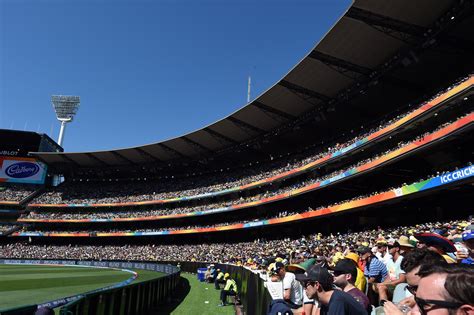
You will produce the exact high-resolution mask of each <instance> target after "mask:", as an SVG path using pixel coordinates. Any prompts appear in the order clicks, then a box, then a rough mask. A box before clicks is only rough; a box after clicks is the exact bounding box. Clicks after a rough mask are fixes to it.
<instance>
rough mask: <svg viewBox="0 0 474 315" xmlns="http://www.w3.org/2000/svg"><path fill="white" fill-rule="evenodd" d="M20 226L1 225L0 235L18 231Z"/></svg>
mask: <svg viewBox="0 0 474 315" xmlns="http://www.w3.org/2000/svg"><path fill="white" fill-rule="evenodd" d="M17 228H18V226H16V225H13V224H3V223H0V235H6V234H9V233H10V232H11V231H13V230H16V229H17Z"/></svg>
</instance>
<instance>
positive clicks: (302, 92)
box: [32, 0, 474, 171]
mask: <svg viewBox="0 0 474 315" xmlns="http://www.w3.org/2000/svg"><path fill="white" fill-rule="evenodd" d="M466 6H467V8H466ZM466 10H467V11H468V13H466ZM466 16H467V17H466ZM458 17H459V19H461V18H462V19H464V20H463V22H462V23H460V22H459V21H458V20H457V19H458ZM465 21H467V22H465ZM456 23H457V24H456ZM471 24H472V3H471V2H469V1H455V0H437V1H432V0H419V1H411V0H390V1H388V0H385V1H379V0H357V1H354V3H353V4H352V6H351V7H349V9H348V10H347V11H346V12H345V14H344V15H343V16H342V17H341V18H340V19H339V20H338V21H337V23H336V24H335V25H334V26H333V27H332V28H331V29H330V30H329V32H328V33H327V34H326V36H324V38H323V39H322V40H321V41H320V42H319V43H318V44H317V45H316V46H315V48H313V49H312V50H311V51H310V52H309V53H308V55H307V56H306V57H304V58H303V59H302V60H301V61H300V62H299V63H298V64H297V65H296V66H295V67H294V68H293V69H292V70H290V72H289V73H288V74H287V75H286V76H284V77H283V78H282V79H281V80H280V81H278V82H277V83H276V84H275V85H273V86H272V87H270V88H269V89H268V90H267V91H265V92H264V93H263V94H262V95H260V96H259V97H257V98H256V99H255V100H254V101H252V102H251V103H249V104H247V105H245V106H244V107H242V108H241V109H240V110H238V111H236V112H234V113H233V114H231V115H229V116H228V117H225V118H223V119H221V120H219V121H217V122H215V123H213V124H211V125H208V126H206V127H203V128H202V129H199V130H197V131H194V132H191V133H189V134H186V135H183V136H181V137H177V138H174V139H169V140H166V141H163V142H159V143H153V144H149V145H143V146H139V147H132V148H125V149H117V150H108V151H96V152H81V153H43V152H41V153H32V155H35V156H36V157H38V158H39V159H41V160H42V161H44V162H46V163H47V164H48V165H50V167H52V168H53V169H56V170H63V171H64V170H67V169H77V168H94V167H111V166H127V165H140V164H144V163H156V162H158V163H161V162H169V161H172V160H176V159H180V158H196V157H201V156H205V155H207V156H209V155H212V154H215V153H216V152H219V151H221V150H224V149H227V148H230V147H233V146H235V145H238V144H241V143H243V142H246V141H249V140H252V139H255V138H257V137H261V136H263V135H265V134H268V133H275V132H278V130H279V129H281V128H284V127H285V126H289V125H291V124H296V123H297V122H298V121H301V120H302V119H305V117H309V116H311V115H313V117H314V115H318V113H319V112H326V111H327V112H329V111H331V110H334V107H335V106H336V105H337V106H338V113H339V115H343V116H346V119H358V118H359V117H361V115H364V114H366V113H367V112H374V113H375V112H382V111H383V108H374V107H372V108H370V107H369V108H363V106H360V104H359V106H350V107H349V106H344V101H347V100H349V99H351V98H352V96H353V94H351V93H353V92H354V91H355V92H356V93H357V94H359V96H360V94H365V91H367V90H369V89H372V88H373V87H374V86H376V85H377V87H376V88H377V92H376V94H377V95H378V96H379V97H381V95H383V94H384V92H388V90H390V93H395V94H397V93H400V94H403V93H412V94H411V95H416V94H414V93H416V92H417V91H416V89H417V88H418V86H417V84H422V82H424V81H426V79H428V78H430V76H433V71H436V70H437V69H436V65H437V64H438V65H439V61H440V60H443V62H444V60H449V59H452V58H453V57H452V56H453V55H452V51H453V50H463V51H465V50H468V51H469V52H470V53H471V55H470V56H471V57H472V47H474V45H473V43H472V42H471V41H470V40H471V33H470V32H471V31H472V29H471V28H470V26H471ZM446 29H448V31H446ZM435 42H443V43H446V44H447V46H449V48H450V49H447V50H446V51H437V52H436V54H433V53H431V54H424V55H423V56H421V54H422V53H421V50H422V49H425V48H426V50H428V49H429V47H430V46H431V45H433V44H434V43H435ZM417 49H418V50H417ZM438 50H439V49H438ZM450 54H451V55H450ZM421 58H423V61H425V60H428V61H427V62H420V60H419V59H421ZM440 58H441V59H440ZM471 59H472V58H471ZM458 62H460V61H459V60H458ZM400 64H401V65H402V66H403V67H402V68H403V69H400V67H399V66H400ZM411 64H417V65H416V66H417V67H421V64H423V66H424V68H423V69H420V68H416V67H415V68H410V67H408V66H409V65H411ZM394 65H397V66H398V68H397V69H396V70H397V71H396V72H395V71H394ZM440 67H442V65H441V66H440ZM450 67H451V65H450V64H449V62H448V63H447V64H446V69H449V68H450ZM433 68H434V69H433ZM428 70H430V72H429V73H428V72H427V71H428ZM438 70H439V69H438ZM394 88H397V90H394ZM418 93H419V91H418ZM384 95H387V94H384ZM389 95H391V94H389ZM222 101H224V102H225V100H222ZM341 103H342V106H341ZM365 103H367V99H365ZM352 105H353V104H352ZM363 105H364V106H368V105H372V104H363ZM382 107H383V106H382Z"/></svg>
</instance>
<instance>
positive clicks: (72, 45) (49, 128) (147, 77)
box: [0, 0, 351, 151]
mask: <svg viewBox="0 0 474 315" xmlns="http://www.w3.org/2000/svg"><path fill="white" fill-rule="evenodd" d="M350 3H351V2H350V1H348V0H345V1H343V0H321V1H319V0H312V1H310V0H288V1H282V0H275V1H258V0H253V1H250V0H240V1H233V0H229V1H222V0H220V1H218V0H200V1H197V0H195V1H177V0H176V1H171V0H154V1H152V0H134V1H132V0H130V1H121V0H118V1H113V0H81V1H79V0H76V1H75V0H68V1H63V0H0V128H6V129H10V128H13V129H19V130H24V129H25V128H26V130H31V131H39V132H43V133H47V134H50V135H51V136H52V138H53V139H57V136H58V132H59V123H58V122H57V121H56V119H55V114H54V111H53V108H52V105H51V103H50V98H51V95H54V94H61V95H79V96H80V97H81V107H80V109H79V111H78V114H77V116H76V120H75V121H74V122H73V123H71V124H70V125H69V126H68V127H67V131H66V135H65V143H64V146H65V149H66V151H92V150H107V149H113V148H123V147H129V146H136V145H141V144H147V143H153V142H157V141H161V140H166V139H169V138H172V137H176V136H180V135H183V134H185V133H187V132H190V131H193V130H196V129H199V128H201V127H203V126H205V125H208V124H210V123H212V122H214V121H216V120H218V119H220V118H223V117H225V116H227V115H229V114H231V113H232V112H234V111H235V110H237V109H239V108H241V107H242V106H244V105H245V104H246V94H247V77H248V75H251V77H252V98H255V97H256V96H257V95H259V94H260V93H262V92H264V91H265V90H266V89H268V88H269V87H271V86H272V85H273V84H274V83H275V82H277V81H278V80H279V79H280V78H281V77H282V76H283V75H284V74H286V73H287V72H288V71H289V70H290V69H291V68H292V67H293V66H294V65H295V64H296V63H297V62H298V61H299V60H300V59H301V58H302V57H304V56H305V55H306V54H307V53H308V52H309V50H310V49H311V48H312V47H313V46H314V45H315V44H316V43H317V42H318V41H319V40H320V39H321V38H322V36H324V34H325V33H326V32H327V31H328V30H329V29H330V27H331V26H332V25H333V24H334V23H335V22H336V21H337V19H338V18H339V17H340V16H341V15H342V14H343V12H344V11H345V10H346V9H347V7H348V6H349V5H350Z"/></svg>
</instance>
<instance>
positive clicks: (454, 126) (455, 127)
mask: <svg viewBox="0 0 474 315" xmlns="http://www.w3.org/2000/svg"><path fill="white" fill-rule="evenodd" d="M472 122H474V113H471V114H469V115H468V116H465V117H463V118H460V119H458V120H457V121H455V122H453V123H451V124H449V125H447V126H445V127H444V128H442V129H440V130H438V131H435V132H433V133H431V134H428V135H426V136H425V137H423V138H421V139H419V140H417V141H414V142H412V143H410V144H407V145H405V146H404V147H402V148H399V149H397V150H394V151H392V152H389V153H387V154H385V155H382V156H380V157H378V158H377V159H374V160H372V161H370V162H368V163H366V164H362V165H360V166H358V167H355V168H352V169H349V170H347V171H345V172H344V173H340V174H337V175H335V176H333V177H330V178H328V179H326V180H323V181H320V182H316V183H313V184H310V185H307V186H304V187H301V188H298V189H295V190H292V191H289V192H285V193H282V194H279V195H275V196H272V197H268V198H264V199H260V200H255V201H251V202H246V203H241V204H237V205H232V206H230V207H224V208H217V209H209V210H202V211H195V212H189V213H181V214H168V215H161V216H148V217H130V218H115V219H69V220H66V219H62V220H61V219H19V220H18V222H27V223H33V222H49V223H66V222H67V223H83V222H120V221H122V222H123V221H154V220H164V219H176V218H183V217H189V216H201V215H208V214H213V213H219V212H227V211H232V210H237V209H242V208H249V207H254V206H256V205H263V204H267V203H270V202H275V201H277V200H283V199H287V198H290V197H293V196H297V195H300V194H303V193H307V192H310V191H314V190H317V189H320V188H322V187H325V186H328V185H330V184H332V183H335V182H338V181H340V180H343V179H347V178H349V177H350V176H353V175H356V174H357V175H360V174H361V173H364V172H367V171H370V170H372V169H374V168H376V167H378V166H380V165H382V164H385V163H388V162H390V161H392V160H394V159H395V158H398V157H400V156H402V155H405V154H408V153H409V152H412V151H415V150H418V149H420V148H422V147H424V146H426V145H428V144H431V143H432V142H434V141H436V140H438V139H441V138H444V137H447V136H449V135H450V134H452V133H454V132H456V131H459V130H460V129H463V128H464V127H466V126H467V125H470V124H471V123H472ZM453 176H454V177H456V175H453ZM451 179H452V178H450V179H448V178H446V179H445V180H446V181H448V180H451Z"/></svg>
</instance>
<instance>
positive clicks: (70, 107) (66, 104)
mask: <svg viewBox="0 0 474 315" xmlns="http://www.w3.org/2000/svg"><path fill="white" fill-rule="evenodd" d="M51 103H53V107H54V111H55V112H56V117H57V118H58V120H59V121H60V122H61V129H60V131H59V138H58V144H59V145H60V146H62V145H63V139H64V132H65V130H66V124H67V123H68V122H71V121H72V119H73V118H74V115H76V113H77V110H78V109H79V104H80V99H79V96H65V95H53V96H51Z"/></svg>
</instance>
